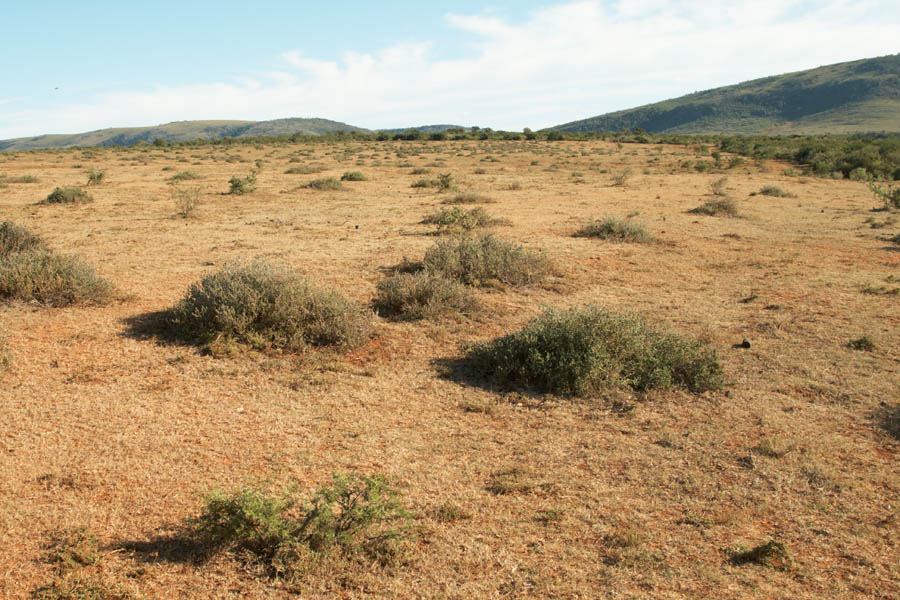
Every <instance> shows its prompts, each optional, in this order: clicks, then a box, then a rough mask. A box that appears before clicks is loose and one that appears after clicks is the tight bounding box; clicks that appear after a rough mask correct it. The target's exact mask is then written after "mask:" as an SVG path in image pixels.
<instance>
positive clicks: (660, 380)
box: [467, 306, 723, 396]
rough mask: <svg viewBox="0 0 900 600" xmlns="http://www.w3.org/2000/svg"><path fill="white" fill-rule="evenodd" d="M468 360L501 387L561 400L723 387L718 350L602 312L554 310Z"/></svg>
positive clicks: (475, 350) (472, 352)
mask: <svg viewBox="0 0 900 600" xmlns="http://www.w3.org/2000/svg"><path fill="white" fill-rule="evenodd" d="M467 356H468V359H469V360H470V362H471V364H472V365H473V366H476V367H477V368H478V369H480V370H483V371H484V372H485V373H486V374H487V375H489V376H490V377H492V378H493V379H494V380H496V381H498V382H500V383H502V384H507V385H514V386H524V387H527V388H533V389H536V390H539V391H542V392H551V393H555V394H562V395H572V396H590V395H593V394H596V393H598V392H600V391H603V390H604V389H607V388H622V387H626V388H632V389H634V390H638V391H643V390H649V389H668V388H671V387H676V386H677V387H683V388H686V389H688V390H690V391H692V392H703V391H706V390H714V389H718V388H720V387H721V386H722V385H723V372H722V367H721V366H720V364H719V361H718V357H717V356H716V352H715V350H713V349H711V348H709V347H707V346H705V345H704V344H702V343H700V342H696V341H693V340H689V339H685V338H682V337H680V336H677V335H674V334H671V333H665V332H661V331H658V330H656V329H654V328H652V327H650V326H648V325H647V324H645V323H644V322H643V321H642V320H641V319H640V318H638V317H635V316H630V315H620V314H616V313H611V312H608V311H606V310H603V309H601V308H598V307H595V306H586V307H583V308H577V309H571V310H567V311H559V310H555V309H548V310H547V311H546V312H544V314H542V315H541V316H539V317H537V318H535V319H533V320H532V321H531V322H529V323H528V324H527V325H526V326H525V327H524V328H523V329H521V330H520V331H518V332H515V333H511V334H509V335H507V336H504V337H501V338H497V339H495V340H492V341H489V342H484V343H481V344H474V345H472V346H470V347H469V348H468V351H467Z"/></svg>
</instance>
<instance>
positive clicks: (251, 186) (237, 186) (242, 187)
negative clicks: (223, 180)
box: [228, 170, 256, 196]
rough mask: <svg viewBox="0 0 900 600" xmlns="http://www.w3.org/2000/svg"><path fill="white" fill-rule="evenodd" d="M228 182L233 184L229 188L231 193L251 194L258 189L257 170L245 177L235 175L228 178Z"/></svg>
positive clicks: (238, 194) (237, 194)
mask: <svg viewBox="0 0 900 600" xmlns="http://www.w3.org/2000/svg"><path fill="white" fill-rule="evenodd" d="M228 184H229V185H230V186H231V188H230V189H229V190H228V193H229V194H234V195H235V196H240V195H242V194H249V193H250V192H253V191H255V190H256V171H255V170H254V171H250V174H249V175H247V176H246V177H244V178H243V179H241V178H240V177H237V176H234V177H232V178H231V179H229V180H228Z"/></svg>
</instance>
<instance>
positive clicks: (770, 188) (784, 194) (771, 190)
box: [759, 185, 796, 198]
mask: <svg viewBox="0 0 900 600" xmlns="http://www.w3.org/2000/svg"><path fill="white" fill-rule="evenodd" d="M759 194H760V195H761V196H773V197H775V198H795V197H796V195H795V194H792V193H790V192H788V191H787V190H784V189H782V188H780V187H778V186H777V185H766V186H763V188H762V189H761V190H759Z"/></svg>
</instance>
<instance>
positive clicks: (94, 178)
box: [87, 168, 106, 185]
mask: <svg viewBox="0 0 900 600" xmlns="http://www.w3.org/2000/svg"><path fill="white" fill-rule="evenodd" d="M104 178H106V171H105V170H103V169H94V168H92V169H91V170H90V171H88V180H87V184H88V185H100V184H101V183H103V180H104Z"/></svg>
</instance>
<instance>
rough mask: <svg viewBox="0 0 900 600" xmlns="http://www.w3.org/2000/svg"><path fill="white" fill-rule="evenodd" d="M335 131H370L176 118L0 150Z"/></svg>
mask: <svg viewBox="0 0 900 600" xmlns="http://www.w3.org/2000/svg"><path fill="white" fill-rule="evenodd" d="M337 131H346V132H351V131H353V132H361V133H370V132H369V130H368V129H363V128H361V127H354V126H353V125H348V124H346V123H341V122H339V121H330V120H328V119H274V120H271V121H176V122H174V123H167V124H165V125H157V126H155V127H124V128H112V129H98V130H97V131H89V132H87V133H75V134H69V135H39V136H36V137H27V138H16V139H11V140H0V150H35V149H40V148H69V147H72V146H131V145H133V144H136V143H138V142H141V141H144V142H152V141H154V140H156V139H161V140H164V141H166V142H188V141H191V140H197V139H220V138H224V137H254V136H277V135H293V134H295V133H299V134H302V135H322V134H326V133H334V132H337Z"/></svg>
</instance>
